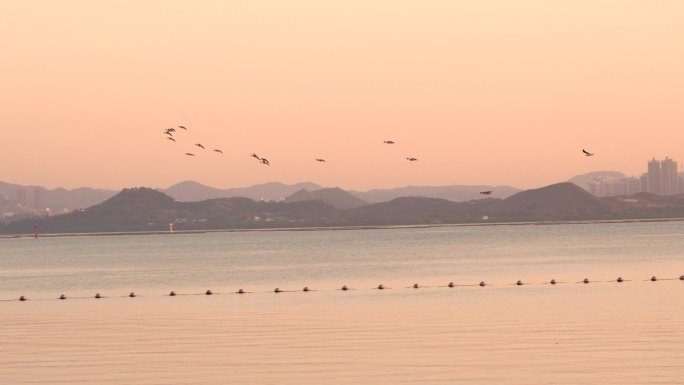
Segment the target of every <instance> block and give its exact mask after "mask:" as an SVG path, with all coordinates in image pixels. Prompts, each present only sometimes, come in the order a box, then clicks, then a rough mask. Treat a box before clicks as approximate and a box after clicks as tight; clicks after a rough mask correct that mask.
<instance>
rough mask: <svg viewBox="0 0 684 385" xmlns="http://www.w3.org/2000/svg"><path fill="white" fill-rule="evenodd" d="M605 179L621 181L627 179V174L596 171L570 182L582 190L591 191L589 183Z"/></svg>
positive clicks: (575, 177) (572, 179)
mask: <svg viewBox="0 0 684 385" xmlns="http://www.w3.org/2000/svg"><path fill="white" fill-rule="evenodd" d="M603 177H607V178H615V179H621V178H625V174H623V173H621V172H618V171H594V172H589V173H586V174H582V175H577V176H574V177H572V178H570V179H568V182H571V183H574V184H576V185H577V186H579V187H581V188H582V189H584V190H587V191H589V182H591V181H592V180H594V179H597V178H603Z"/></svg>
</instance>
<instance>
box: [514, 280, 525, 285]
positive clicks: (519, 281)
mask: <svg viewBox="0 0 684 385" xmlns="http://www.w3.org/2000/svg"><path fill="white" fill-rule="evenodd" d="M515 284H516V285H518V286H522V284H523V282H522V281H521V280H518V282H516V283H515Z"/></svg>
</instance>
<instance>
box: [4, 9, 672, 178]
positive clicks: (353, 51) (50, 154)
mask: <svg viewBox="0 0 684 385" xmlns="http://www.w3.org/2000/svg"><path fill="white" fill-rule="evenodd" d="M683 14H684V2H681V1H660V2H651V1H602V2H581V1H576V2H546V1H541V0H539V1H531V0H523V1H517V2H507V1H492V2H452V1H431V2H429V3H420V4H419V3H416V2H410V1H374V2H362V1H348V2H344V3H335V4H334V5H332V4H331V3H323V2H318V1H313V0H311V1H290V2H277V1H262V2H249V1H232V2H219V1H192V2H185V1H173V2H172V1H146V2H137V1H132V0H128V1H100V2H90V1H85V0H78V1H77V0H70V1H61V2H49V1H8V2H4V3H3V6H2V12H1V14H0V50H1V51H2V52H3V57H4V58H6V59H5V60H2V61H0V85H2V89H3V91H4V92H1V93H0V105H1V106H2V107H0V108H2V117H3V123H2V124H3V126H4V127H5V128H4V129H3V133H4V135H3V139H2V142H3V144H4V146H3V148H2V151H0V164H2V165H3V166H4V167H3V172H2V173H1V174H0V181H5V182H10V183H17V184H24V185H42V186H45V187H48V188H56V187H65V188H69V189H71V188H76V187H83V186H88V187H95V188H106V189H113V190H118V189H121V188H124V187H133V186H152V187H167V186H171V185H173V184H175V183H177V182H180V181H184V180H194V181H198V182H200V183H202V184H206V185H209V186H212V187H217V188H231V187H243V186H249V185H254V184H259V183H266V182H272V181H279V182H283V183H287V184H293V183H299V182H304V181H312V182H315V183H318V184H321V185H324V186H340V187H343V188H345V189H355V190H369V189H373V188H393V187H399V186H407V185H414V186H418V185H432V186H436V185H452V184H462V185H510V186H515V187H518V188H535V187H540V186H544V185H548V184H552V183H556V182H561V181H565V180H567V179H568V178H571V177H573V176H575V175H578V174H583V173H586V172H591V171H599V170H614V171H621V172H624V173H625V174H627V175H638V174H640V173H642V172H644V171H645V169H646V162H647V160H648V159H650V158H652V157H656V158H664V157H665V156H669V157H671V158H674V159H676V160H679V161H680V162H681V161H682V160H684V149H683V148H682V146H681V143H682V142H684V130H682V127H683V124H682V123H683V122H684V109H682V108H681V106H682V102H684V71H682V70H681V69H682V68H684V23H681V15H683ZM181 124H183V125H187V126H188V127H189V128H190V130H189V131H188V132H179V133H178V134H177V136H178V141H177V142H176V143H173V142H170V141H168V140H166V139H165V138H164V135H163V133H162V131H163V130H164V129H165V128H167V127H175V126H177V125H181ZM389 139H391V140H394V141H396V144H395V145H384V144H383V143H382V142H383V140H389ZM198 142H199V143H203V144H205V145H206V146H207V150H206V151H203V152H201V153H200V152H197V155H198V156H197V157H195V158H189V157H186V156H184V155H183V154H184V153H185V152H188V151H191V152H193V150H195V149H196V148H193V144H194V143H198ZM211 148H220V149H222V150H223V152H224V154H222V155H220V154H215V153H212V152H211ZM583 148H586V149H587V150H589V151H591V152H594V153H595V154H596V156H594V157H591V158H585V157H583V156H582V153H581V150H582V149H583ZM197 151H202V150H197ZM252 152H255V153H257V154H259V155H262V156H264V157H267V158H268V159H269V160H270V161H271V166H270V167H267V166H263V165H261V164H259V163H257V162H255V161H254V159H252V158H250V157H249V154H251V153H252ZM406 157H416V158H418V159H419V161H418V162H411V163H409V162H407V161H406V160H405V158H406ZM315 158H324V159H326V160H327V162H326V163H324V164H320V163H318V162H315V161H314V159H315Z"/></svg>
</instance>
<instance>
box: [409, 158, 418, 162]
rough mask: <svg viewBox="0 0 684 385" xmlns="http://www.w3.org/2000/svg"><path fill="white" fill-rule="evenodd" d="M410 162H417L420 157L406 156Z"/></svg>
mask: <svg viewBox="0 0 684 385" xmlns="http://www.w3.org/2000/svg"><path fill="white" fill-rule="evenodd" d="M406 160H408V161H409V162H416V161H417V160H418V159H417V158H406Z"/></svg>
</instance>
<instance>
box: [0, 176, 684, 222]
mask: <svg viewBox="0 0 684 385" xmlns="http://www.w3.org/2000/svg"><path fill="white" fill-rule="evenodd" d="M327 190H329V191H328V192H332V193H333V195H334V196H336V197H338V196H340V191H342V192H344V191H343V190H339V191H338V190H335V189H327ZM344 193H346V192H344ZM342 195H343V196H346V194H342ZM308 196H309V195H308V194H307V197H308ZM313 196H314V197H316V195H315V194H314V195H313ZM672 217H681V218H684V195H680V196H672V197H659V196H655V195H652V194H644V193H641V194H637V195H634V196H631V197H610V198H597V197H594V196H592V195H591V194H589V193H587V192H586V191H584V190H582V189H581V188H579V187H578V186H576V185H574V184H572V183H569V182H564V183H558V184H554V185H550V186H546V187H542V188H539V189H533V190H527V191H522V192H520V193H518V194H515V195H513V196H511V197H509V198H506V199H498V198H484V199H478V200H472V201H468V202H452V201H449V200H445V199H439V198H426V197H402V198H397V199H394V200H391V201H389V202H382V203H375V204H367V205H363V206H359V207H356V208H349V209H339V208H336V207H334V206H333V205H331V204H328V203H326V202H324V201H322V200H321V199H314V200H308V199H307V200H301V201H292V202H290V203H288V202H282V201H281V202H275V201H255V200H252V199H248V198H217V199H209V200H204V201H199V202H180V201H176V200H174V199H173V198H172V197H170V196H168V195H166V194H164V193H162V192H160V191H157V190H154V189H150V188H133V189H124V190H122V191H121V192H119V193H118V194H116V195H115V196H114V197H112V198H110V199H108V200H107V201H105V202H102V203H100V204H98V205H95V206H92V207H90V208H88V209H85V210H84V211H76V212H72V213H69V214H64V215H58V216H53V217H50V218H40V219H39V220H38V222H39V224H40V229H41V232H44V233H64V232H103V231H104V232H106V231H141V230H155V231H164V230H167V229H168V226H169V223H173V224H174V228H175V229H176V230H201V229H242V228H255V229H259V228H274V227H280V228H288V227H318V226H359V225H368V226H386V225H421V224H449V223H487V222H516V221H567V220H599V219H603V220H606V219H626V218H629V219H638V218H672ZM34 223H35V221H34V220H20V221H16V222H13V223H10V224H8V225H3V226H0V233H5V234H21V233H24V234H25V233H30V232H31V231H32V229H33V224H34Z"/></svg>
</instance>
